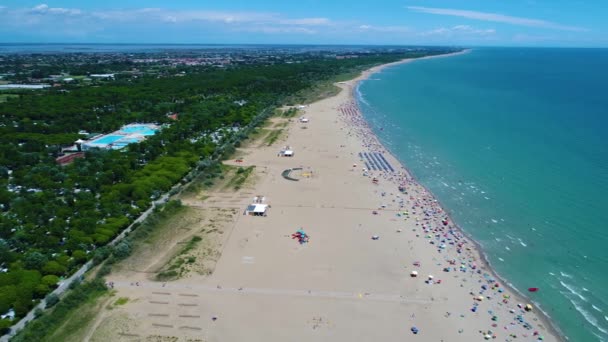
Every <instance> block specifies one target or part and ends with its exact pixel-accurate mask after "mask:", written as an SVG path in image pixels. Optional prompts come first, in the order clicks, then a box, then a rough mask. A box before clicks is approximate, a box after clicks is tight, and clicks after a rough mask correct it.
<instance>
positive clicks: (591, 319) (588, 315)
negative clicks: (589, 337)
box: [570, 300, 608, 335]
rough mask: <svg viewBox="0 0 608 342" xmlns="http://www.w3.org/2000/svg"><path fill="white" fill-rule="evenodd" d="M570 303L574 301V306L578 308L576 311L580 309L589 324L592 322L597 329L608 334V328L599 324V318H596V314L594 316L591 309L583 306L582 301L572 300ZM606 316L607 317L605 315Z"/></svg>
mask: <svg viewBox="0 0 608 342" xmlns="http://www.w3.org/2000/svg"><path fill="white" fill-rule="evenodd" d="M570 303H572V305H573V306H574V308H575V309H576V311H578V312H579V313H580V314H581V315H583V317H584V318H585V320H586V321H587V322H589V324H591V325H592V326H594V327H595V328H596V329H597V330H599V331H600V332H601V333H603V334H607V335H608V330H606V329H604V328H602V327H601V326H600V325H599V322H598V320H597V319H596V318H595V316H593V314H591V313H590V312H589V311H587V310H585V308H583V307H582V306H581V305H580V303H577V301H576V300H570ZM604 318H606V317H604Z"/></svg>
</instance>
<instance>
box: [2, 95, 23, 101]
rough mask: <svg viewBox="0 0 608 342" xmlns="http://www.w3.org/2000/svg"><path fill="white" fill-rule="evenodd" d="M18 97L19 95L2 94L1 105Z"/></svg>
mask: <svg viewBox="0 0 608 342" xmlns="http://www.w3.org/2000/svg"><path fill="white" fill-rule="evenodd" d="M18 97H19V95H17V94H0V103H2V102H6V101H8V100H9V99H16V98H18Z"/></svg>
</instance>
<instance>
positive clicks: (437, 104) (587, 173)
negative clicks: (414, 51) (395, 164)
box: [357, 48, 608, 341]
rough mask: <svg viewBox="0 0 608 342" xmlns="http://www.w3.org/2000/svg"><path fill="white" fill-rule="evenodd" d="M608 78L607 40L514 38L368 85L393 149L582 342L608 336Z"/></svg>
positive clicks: (377, 126)
mask: <svg viewBox="0 0 608 342" xmlns="http://www.w3.org/2000/svg"><path fill="white" fill-rule="evenodd" d="M607 89H608V50H602V49H515V48H512V49H507V48H504V49H498V48H491V49H490V48H484V49H473V50H472V51H470V52H469V53H467V54H463V55H458V56H452V57H443V58H435V59H426V60H418V61H414V62H412V63H408V64H402V65H398V66H394V67H389V68H386V69H384V70H383V71H381V72H379V73H376V74H373V75H372V76H371V78H370V79H368V80H366V81H364V82H362V83H361V84H360V85H359V87H358V89H357V93H358V96H357V98H358V102H359V105H360V107H361V109H362V111H363V115H364V117H365V118H366V119H367V120H368V122H369V123H370V125H371V126H372V129H373V130H374V131H375V132H376V133H377V134H378V136H379V138H380V139H381V140H382V141H383V143H385V145H386V146H387V148H389V149H390V151H391V152H392V153H393V154H394V155H395V156H396V157H397V158H399V159H400V160H401V161H402V162H403V163H404V164H405V165H406V166H407V167H408V168H409V169H410V170H411V171H412V173H413V174H414V176H415V177H416V178H417V179H418V180H419V181H420V182H421V183H422V184H423V185H424V186H426V187H427V188H428V189H429V190H431V191H432V192H433V193H434V194H435V196H436V197H437V198H438V199H439V200H440V201H441V202H442V204H443V205H444V207H445V209H446V210H448V211H449V212H450V213H451V215H452V217H453V219H454V220H455V221H456V223H458V224H459V225H460V226H461V227H462V228H463V230H464V231H466V232H467V233H468V234H470V235H471V236H472V237H473V238H474V239H475V240H476V241H477V242H479V243H480V244H481V246H482V248H483V251H484V252H485V253H486V254H487V257H488V259H489V261H490V263H491V264H492V266H493V267H494V269H495V270H497V272H498V273H499V274H500V275H501V276H502V277H504V278H506V279H507V280H508V281H509V282H510V283H511V284H512V285H513V286H514V287H515V288H516V289H518V290H520V291H521V292H524V293H526V295H527V296H529V298H530V299H531V300H532V301H534V302H537V303H539V304H540V306H541V308H542V309H543V310H544V311H546V312H547V313H548V314H549V315H550V316H551V318H552V319H553V320H554V322H555V323H556V325H557V326H558V327H559V328H560V329H561V330H562V331H563V332H564V333H565V334H566V335H567V336H568V337H569V339H570V340H571V341H608V200H607V196H608V133H607V130H608V93H607V92H606V91H607ZM529 287H538V288H540V291H539V292H536V293H527V289H528V288H529ZM466 309H467V308H464V307H463V308H462V312H463V313H464V312H465V311H466ZM505 323H506V322H505Z"/></svg>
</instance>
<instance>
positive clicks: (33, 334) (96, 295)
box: [11, 280, 108, 342]
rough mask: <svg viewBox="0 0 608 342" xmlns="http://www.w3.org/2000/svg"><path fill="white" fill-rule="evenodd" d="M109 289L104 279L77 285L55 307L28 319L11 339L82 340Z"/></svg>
mask: <svg viewBox="0 0 608 342" xmlns="http://www.w3.org/2000/svg"><path fill="white" fill-rule="evenodd" d="M104 295H108V289H107V288H106V287H105V285H104V283H103V281H102V280H94V281H91V282H87V283H84V284H80V285H77V286H76V287H75V288H74V289H72V290H71V291H70V292H69V293H68V294H67V295H66V296H65V297H64V298H63V299H62V300H61V301H60V302H59V303H58V304H57V305H55V307H53V308H52V309H50V311H46V312H45V313H43V314H42V316H40V317H39V318H38V319H36V320H34V321H33V322H31V323H29V324H28V325H26V326H25V328H24V329H23V330H21V331H20V332H19V333H18V334H17V335H16V336H15V337H13V338H12V339H11V341H16V342H29V341H42V342H46V341H49V342H50V341H68V342H69V341H82V338H83V337H84V335H85V334H86V328H87V327H88V326H89V324H90V323H91V322H92V321H93V320H94V319H95V317H96V316H97V313H98V312H99V310H100V307H101V306H102V305H103V301H99V299H100V298H101V297H103V296H104Z"/></svg>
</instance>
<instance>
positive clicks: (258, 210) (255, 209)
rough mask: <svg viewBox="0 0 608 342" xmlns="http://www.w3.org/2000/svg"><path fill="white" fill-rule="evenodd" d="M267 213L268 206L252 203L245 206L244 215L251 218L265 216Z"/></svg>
mask: <svg viewBox="0 0 608 342" xmlns="http://www.w3.org/2000/svg"><path fill="white" fill-rule="evenodd" d="M267 211H268V204H261V203H253V204H250V205H249V206H247V209H245V214H247V215H251V216H266V212H267Z"/></svg>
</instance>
